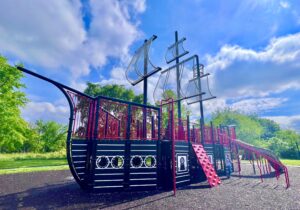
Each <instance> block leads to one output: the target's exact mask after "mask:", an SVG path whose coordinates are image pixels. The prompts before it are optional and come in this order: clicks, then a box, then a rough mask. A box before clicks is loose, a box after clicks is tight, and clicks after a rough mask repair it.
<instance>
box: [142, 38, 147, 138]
mask: <svg viewBox="0 0 300 210" xmlns="http://www.w3.org/2000/svg"><path fill="white" fill-rule="evenodd" d="M146 43H147V39H146V40H145V43H144V45H145V44H146ZM147 73H148V50H147V47H146V46H145V47H144V75H147ZM147 95H148V78H147V77H145V78H144V98H143V103H144V105H147V97H148V96H147ZM142 137H143V138H145V139H146V138H147V109H146V108H145V107H144V108H143V136H142Z"/></svg>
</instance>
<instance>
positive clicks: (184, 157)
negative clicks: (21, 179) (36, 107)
mask: <svg viewBox="0 0 300 210" xmlns="http://www.w3.org/2000/svg"><path fill="white" fill-rule="evenodd" d="M156 38H157V37H156V36H152V37H151V38H150V39H148V40H145V42H144V43H143V45H142V46H141V47H140V48H139V49H138V50H137V51H136V53H135V55H134V56H133V58H132V60H131V62H130V65H129V67H128V69H127V71H126V78H127V79H128V81H129V82H130V83H131V84H132V85H137V84H138V83H143V91H144V100H143V104H138V103H133V102H130V101H124V100H120V99H115V98H110V97H106V96H98V97H92V96H89V95H86V94H84V93H82V92H80V91H78V90H75V89H73V88H70V87H68V86H66V85H63V84H61V83H59V82H56V81H54V80H51V79H49V78H47V77H44V76H42V75H39V74H37V73H35V72H32V71H30V70H28V69H25V68H23V67H18V69H19V70H21V71H23V72H25V73H27V74H30V75H32V76H34V77H37V78H39V79H42V80H44V81H47V82H49V83H51V84H53V85H55V86H56V87H57V88H58V89H59V90H60V91H62V93H63V94H64V95H65V97H66V98H67V100H68V103H69V106H70V118H69V127H68V135H67V144H66V145H67V159H68V164H69V167H70V171H71V173H72V175H73V176H74V179H75V180H76V182H77V183H78V184H79V185H80V187H81V188H83V189H85V190H88V191H105V192H107V191H117V190H127V191H131V190H156V189H164V190H170V189H173V190H174V194H175V193H176V189H177V188H178V187H181V186H186V185H189V184H191V183H196V182H200V181H204V180H207V181H208V184H209V186H211V187H214V186H217V185H219V184H221V180H220V178H219V176H223V175H225V174H226V161H225V157H230V159H231V160H232V162H233V165H232V167H231V168H233V170H234V171H236V172H238V173H239V174H240V172H241V164H240V150H242V151H243V154H244V157H245V158H246V159H248V160H250V162H251V164H253V169H254V172H255V162H256V166H257V168H258V171H259V173H260V176H261V181H263V174H270V173H273V174H274V175H275V177H276V178H279V176H280V175H281V174H284V176H285V181H286V187H287V188H288V187H289V177H288V170H287V168H286V167H285V166H284V165H283V164H282V163H281V162H280V160H279V159H278V158H277V157H276V156H275V155H274V154H273V153H272V152H270V151H268V150H265V149H261V148H257V147H254V146H252V145H249V144H246V143H244V142H243V141H240V140H238V139H237V138H236V132H235V127H234V126H219V127H214V126H213V124H212V123H211V124H210V125H209V126H207V125H205V124H204V114H203V102H204V101H207V100H210V99H213V98H215V96H213V95H212V94H211V92H210V90H209V85H208V76H209V73H204V66H203V65H202V64H200V63H199V59H198V56H197V55H193V56H191V57H188V58H186V59H184V60H182V61H180V59H181V58H183V57H184V56H186V55H187V54H188V53H189V52H188V51H186V50H185V49H184V48H183V42H184V41H185V40H186V39H185V38H182V39H180V40H179V39H178V34H177V32H175V42H174V44H172V45H171V46H170V47H169V48H168V50H167V53H166V63H167V64H171V63H174V64H173V65H172V66H170V67H169V68H167V69H165V70H162V69H161V68H159V67H156V66H154V65H153V64H152V62H151V61H150V60H149V49H150V46H151V44H152V43H153V41H154V40H155V39H156ZM157 73H160V76H159V79H158V82H157V85H156V87H155V90H154V93H153V98H154V100H155V102H156V104H157V106H151V105H148V102H147V98H148V97H147V92H148V90H147V87H148V84H147V83H148V79H149V77H151V76H153V75H154V74H157ZM205 79H206V83H204V82H203V81H205ZM204 86H205V87H204ZM205 88H206V89H205ZM204 90H206V91H205V92H204ZM170 93H173V95H172V94H170ZM169 95H172V97H170V98H169V97H168V96H169ZM183 101H185V102H187V104H188V105H192V104H194V106H195V105H197V104H199V110H200V115H201V116H200V120H199V122H200V123H195V122H192V121H191V120H190V119H191V117H190V116H188V115H187V114H186V112H185V113H183V110H182V108H183V107H182V102H183ZM227 172H228V171H227Z"/></svg>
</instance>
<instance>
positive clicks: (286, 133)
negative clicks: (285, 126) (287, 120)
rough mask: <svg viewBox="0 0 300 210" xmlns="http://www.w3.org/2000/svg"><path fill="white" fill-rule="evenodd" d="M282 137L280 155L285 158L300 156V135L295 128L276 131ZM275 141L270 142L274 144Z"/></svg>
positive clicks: (279, 137)
mask: <svg viewBox="0 0 300 210" xmlns="http://www.w3.org/2000/svg"><path fill="white" fill-rule="evenodd" d="M276 138H278V139H280V141H279V142H280V146H281V147H280V151H279V152H280V156H281V157H283V158H294V159H295V158H298V159H299V158H300V151H299V144H300V136H299V134H297V133H296V132H295V131H293V130H280V131H278V132H277V133H276ZM272 143H273V142H270V144H271V145H272Z"/></svg>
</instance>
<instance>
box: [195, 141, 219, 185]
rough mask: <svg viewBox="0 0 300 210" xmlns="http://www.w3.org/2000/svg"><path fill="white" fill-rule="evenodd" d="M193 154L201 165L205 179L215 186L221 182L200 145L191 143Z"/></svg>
mask: <svg viewBox="0 0 300 210" xmlns="http://www.w3.org/2000/svg"><path fill="white" fill-rule="evenodd" d="M192 147H193V149H194V151H195V154H196V156H197V159H198V163H199V164H200V166H201V167H202V169H203V171H204V174H205V176H206V178H207V181H208V183H209V185H210V186H211V187H215V186H217V185H219V184H221V180H220V178H219V177H218V175H217V173H216V171H215V169H214V167H213V165H212V164H211V163H210V161H209V158H208V156H207V154H206V152H205V150H204V148H203V146H202V145H199V144H192Z"/></svg>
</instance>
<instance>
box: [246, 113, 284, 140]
mask: <svg viewBox="0 0 300 210" xmlns="http://www.w3.org/2000/svg"><path fill="white" fill-rule="evenodd" d="M252 119H253V120H255V121H257V122H258V123H259V124H260V125H261V126H262V127H263V133H262V135H261V138H262V139H266V140H267V139H269V138H272V137H275V136H276V133H277V132H278V131H279V130H280V126H279V125H278V124H277V123H276V122H274V121H273V120H269V119H265V118H260V117H257V116H255V117H253V118H252Z"/></svg>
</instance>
